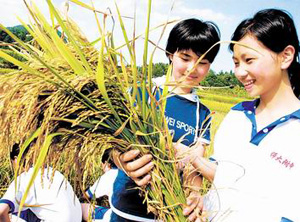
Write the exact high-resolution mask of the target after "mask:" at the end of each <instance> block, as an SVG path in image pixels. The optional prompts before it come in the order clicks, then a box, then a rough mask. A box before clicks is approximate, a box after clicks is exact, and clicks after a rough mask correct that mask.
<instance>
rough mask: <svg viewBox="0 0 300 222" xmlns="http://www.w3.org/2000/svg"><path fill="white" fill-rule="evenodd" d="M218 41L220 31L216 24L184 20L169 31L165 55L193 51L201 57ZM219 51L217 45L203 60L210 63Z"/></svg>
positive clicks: (197, 20)
mask: <svg viewBox="0 0 300 222" xmlns="http://www.w3.org/2000/svg"><path fill="white" fill-rule="evenodd" d="M219 41H220V31H219V29H218V27H217V25H216V24H214V23H213V22H210V21H206V22H204V21H201V20H199V19H194V18H192V19H186V20H183V21H181V22H179V23H177V24H176V25H175V26H174V27H173V29H172V30H171V32H170V34H169V38H168V42H167V46H166V55H167V57H169V55H171V54H174V53H175V52H176V51H182V50H189V49H191V50H193V52H194V53H196V54H197V55H198V56H201V55H203V54H204V53H205V52H206V51H207V50H208V49H209V48H210V47H212V46H213V45H214V44H215V43H217V42H219ZM219 49H220V45H219V44H217V45H216V46H215V47H214V48H213V49H212V50H211V51H210V52H209V53H207V54H206V55H205V57H204V59H207V60H208V61H209V62H210V63H212V62H213V61H214V59H215V57H216V55H217V53H218V51H219Z"/></svg>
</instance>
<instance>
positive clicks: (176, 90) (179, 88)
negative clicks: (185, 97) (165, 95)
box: [171, 87, 192, 95]
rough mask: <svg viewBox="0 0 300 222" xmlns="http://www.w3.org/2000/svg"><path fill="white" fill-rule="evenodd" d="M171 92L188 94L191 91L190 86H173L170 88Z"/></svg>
mask: <svg viewBox="0 0 300 222" xmlns="http://www.w3.org/2000/svg"><path fill="white" fill-rule="evenodd" d="M171 91H172V92H173V93H176V94H179V95H182V94H189V93H191V92H192V88H182V87H173V88H172V90H171Z"/></svg>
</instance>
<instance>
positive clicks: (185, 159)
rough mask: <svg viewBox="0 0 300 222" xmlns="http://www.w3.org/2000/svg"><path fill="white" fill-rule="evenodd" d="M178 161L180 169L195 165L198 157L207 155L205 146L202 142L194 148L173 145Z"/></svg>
mask: <svg viewBox="0 0 300 222" xmlns="http://www.w3.org/2000/svg"><path fill="white" fill-rule="evenodd" d="M173 148H174V149H175V153H176V159H177V160H178V161H179V162H178V167H179V169H182V168H184V166H186V165H187V164H188V163H191V164H193V162H194V161H195V159H196V158H197V157H203V156H204V153H205V149H204V146H203V144H202V143H201V142H198V143H196V144H195V145H194V146H192V147H188V146H186V145H184V144H182V143H173Z"/></svg>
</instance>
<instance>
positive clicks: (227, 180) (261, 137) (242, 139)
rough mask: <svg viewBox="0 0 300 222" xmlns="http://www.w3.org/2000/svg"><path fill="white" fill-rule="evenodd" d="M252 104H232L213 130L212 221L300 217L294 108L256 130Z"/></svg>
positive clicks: (280, 221) (298, 118) (288, 221)
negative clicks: (213, 176) (215, 161)
mask: <svg viewBox="0 0 300 222" xmlns="http://www.w3.org/2000/svg"><path fill="white" fill-rule="evenodd" d="M258 103H259V100H254V101H247V102H242V103H240V104H238V105H236V106H235V107H233V108H232V110H231V111H230V112H229V113H228V115H227V116H226V117H225V118H224V120H223V122H222V124H221V125H220V127H219V130H218V131H217V133H216V137H215V141H214V144H215V145H214V152H215V153H214V158H215V159H216V160H217V161H218V167H217V171H216V175H215V178H214V182H213V189H211V191H210V192H209V194H208V195H207V196H206V201H205V204H206V207H207V208H208V210H209V212H210V213H211V214H210V216H211V219H212V221H224V222H225V221H226V222H227V221H228V222H240V221H243V222H248V221H249V222H250V221H264V222H296V221H300V211H299V204H300V202H299V201H300V180H299V175H300V165H299V164H300V110H297V111H295V112H293V113H290V114H288V115H286V116H282V117H281V118H279V119H278V120H276V121H274V122H273V123H271V124H270V125H268V126H266V127H264V128H263V129H261V130H259V131H257V127H256V120H255V109H256V107H257V105H258Z"/></svg>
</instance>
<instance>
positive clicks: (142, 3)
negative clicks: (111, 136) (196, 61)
mask: <svg viewBox="0 0 300 222" xmlns="http://www.w3.org/2000/svg"><path fill="white" fill-rule="evenodd" d="M116 1H117V3H118V5H119V8H120V11H121V14H122V15H126V16H133V12H134V2H136V9H137V10H136V11H137V13H136V18H137V19H136V34H139V33H143V32H144V27H145V24H146V14H147V1H146V0H136V1H134V0H116ZM35 2H36V4H37V5H38V6H39V8H40V9H41V11H43V12H44V13H45V14H47V4H46V1H45V0H36V1H35ZM63 2H64V1H63V0H53V3H54V5H55V6H57V7H58V8H62V4H63ZM83 2H86V3H88V4H89V3H90V0H84V1H83ZM172 3H173V1H172V0H153V1H152V17H151V27H155V26H157V25H159V24H163V23H164V22H165V21H166V20H167V19H169V20H171V19H184V18H190V17H195V18H199V19H203V20H210V21H213V22H215V23H216V24H217V25H218V27H219V29H220V31H221V38H222V40H230V37H231V35H232V32H233V31H234V29H235V27H236V26H237V25H238V24H239V23H240V22H241V21H242V20H243V19H244V18H248V17H250V16H252V15H253V14H254V13H255V12H256V11H258V10H260V9H264V8H280V9H285V10H287V11H288V12H290V13H291V15H292V16H293V18H294V21H295V23H296V27H297V30H298V35H300V2H299V0H268V1H263V0H239V1H236V0H206V1H203V0H186V1H183V0H175V4H174V7H173V10H172V11H171V12H170V9H171V6H172ZM94 4H95V6H96V8H97V9H99V10H101V11H105V10H106V8H107V7H110V8H111V9H112V12H113V14H115V7H114V4H113V0H94ZM0 5H1V8H0V15H1V18H0V22H1V23H2V24H4V25H5V26H13V25H17V24H19V22H18V20H17V19H16V15H18V16H19V17H21V18H22V19H23V20H25V21H28V16H27V15H28V13H27V11H26V9H25V7H24V3H23V0H9V1H7V0H0ZM69 16H70V17H71V18H72V19H73V20H75V21H76V23H77V24H78V25H79V26H80V28H81V29H82V31H83V33H84V34H85V35H86V36H87V37H88V38H89V40H91V41H92V40H94V39H95V38H97V37H98V36H99V32H98V31H97V27H96V23H95V19H94V17H93V14H92V13H91V12H90V11H88V10H86V9H81V8H80V7H78V6H75V5H73V4H70V8H69ZM116 20H117V18H116ZM124 21H125V25H126V27H127V32H128V35H129V36H132V33H133V20H132V19H124ZM173 25H174V24H171V25H169V26H168V27H167V29H166V31H165V33H164V35H163V38H162V39H161V41H160V42H159V44H158V45H159V46H160V47H162V48H165V44H166V39H167V35H168V33H169V31H170V29H171V28H172V27H173ZM108 27H110V25H109V24H108ZM116 27H118V24H116ZM161 33H162V31H161V29H158V30H155V31H152V32H151V33H150V39H151V40H152V41H153V42H155V43H157V42H158V39H159V37H160V34H161ZM114 35H115V42H116V45H122V43H123V42H124V40H123V37H122V36H121V32H120V30H119V29H117V28H116V29H115V31H114ZM152 50H153V48H152V47H150V49H149V51H150V52H151V51H152ZM136 51H137V55H138V56H137V60H138V63H140V64H141V62H142V59H141V58H142V53H143V39H140V40H139V41H138V42H137V45H136ZM122 53H123V54H125V55H126V49H125V48H124V49H122ZM231 57H232V55H231V53H230V52H229V51H228V45H227V44H223V45H222V46H221V50H220V53H219V54H218V56H217V58H216V60H215V62H214V64H212V66H211V68H212V69H213V70H214V71H217V72H219V71H221V70H223V71H229V70H232V69H233V62H232V59H231ZM154 62H165V63H167V62H168V60H167V58H166V57H165V54H164V52H163V51H161V50H157V51H156V54H155V57H154Z"/></svg>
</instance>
